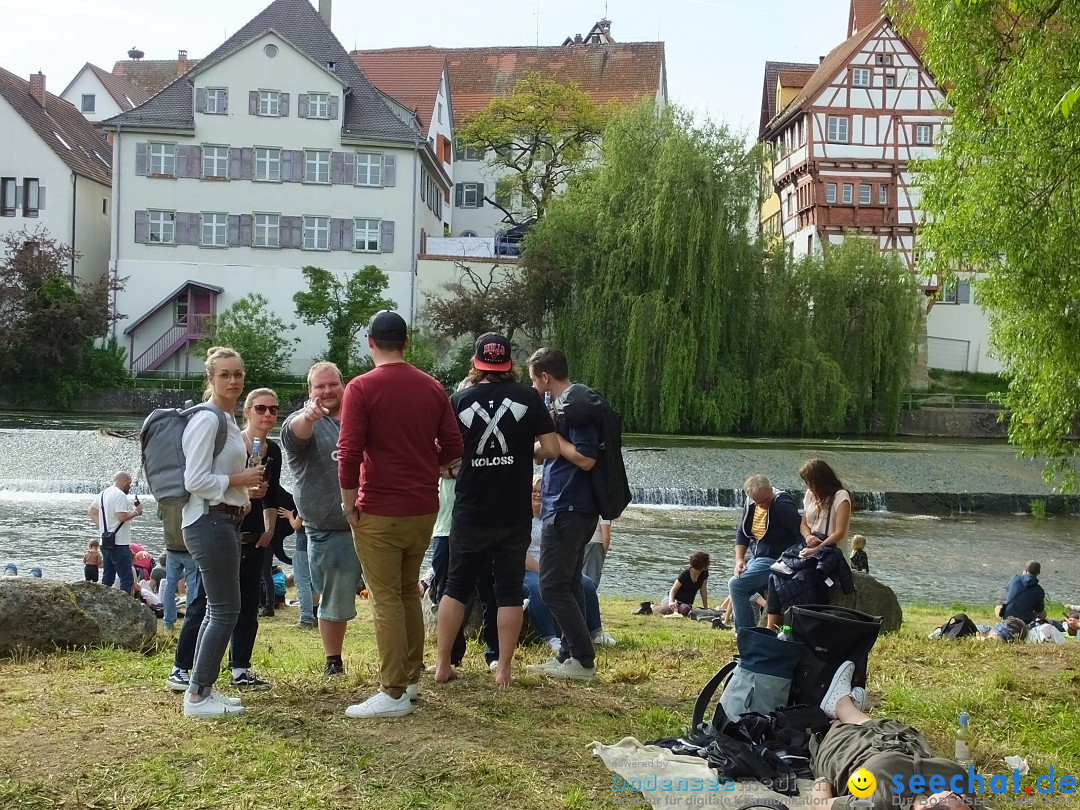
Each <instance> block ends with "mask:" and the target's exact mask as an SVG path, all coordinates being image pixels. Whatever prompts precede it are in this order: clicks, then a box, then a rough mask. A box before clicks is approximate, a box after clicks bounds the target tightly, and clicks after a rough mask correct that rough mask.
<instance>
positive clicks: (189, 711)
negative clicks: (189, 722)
mask: <svg viewBox="0 0 1080 810" xmlns="http://www.w3.org/2000/svg"><path fill="white" fill-rule="evenodd" d="M243 713H244V707H243V706H231V705H229V704H228V703H222V702H221V701H220V700H218V699H217V698H215V697H214V696H213V694H211V695H210V696H209V697H206V698H203V699H202V700H200V701H199V702H198V703H192V702H191V700H190V699H189V698H188V697H187V696H185V697H184V717H221V716H223V715H226V714H243Z"/></svg>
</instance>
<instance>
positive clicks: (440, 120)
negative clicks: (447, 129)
mask: <svg viewBox="0 0 1080 810" xmlns="http://www.w3.org/2000/svg"><path fill="white" fill-rule="evenodd" d="M438 104H439V123H440V124H441V123H442V102H441V101H440V102H438Z"/></svg>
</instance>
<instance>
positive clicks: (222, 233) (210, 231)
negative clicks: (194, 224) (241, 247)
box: [199, 212, 229, 247]
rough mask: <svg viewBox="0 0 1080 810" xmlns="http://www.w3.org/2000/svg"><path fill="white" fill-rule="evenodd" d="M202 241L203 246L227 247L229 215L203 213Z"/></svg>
mask: <svg viewBox="0 0 1080 810" xmlns="http://www.w3.org/2000/svg"><path fill="white" fill-rule="evenodd" d="M201 217H202V227H201V228H200V232H201V233H200V241H199V243H200V244H201V245H202V246H203V247H227V246H228V244H229V240H228V232H229V215H228V214H222V213H217V212H215V213H205V212H204V213H203V214H202V215H201Z"/></svg>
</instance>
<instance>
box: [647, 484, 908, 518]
mask: <svg viewBox="0 0 1080 810" xmlns="http://www.w3.org/2000/svg"><path fill="white" fill-rule="evenodd" d="M630 492H631V494H632V495H633V499H634V500H633V502H634V503H635V504H639V505H642V506H690V507H710V508H713V509H742V508H743V507H744V506H746V495H745V494H744V493H743V491H742V490H741V489H720V488H698V487H642V486H632V487H631V488H630ZM792 494H793V495H794V496H795V497H796V499H798V500H799V502H800V503H801V502H802V492H800V491H797V490H793V491H792ZM853 497H854V499H855V508H856V510H858V511H862V512H888V511H889V510H888V508H887V507H886V505H885V493H883V492H856V493H853Z"/></svg>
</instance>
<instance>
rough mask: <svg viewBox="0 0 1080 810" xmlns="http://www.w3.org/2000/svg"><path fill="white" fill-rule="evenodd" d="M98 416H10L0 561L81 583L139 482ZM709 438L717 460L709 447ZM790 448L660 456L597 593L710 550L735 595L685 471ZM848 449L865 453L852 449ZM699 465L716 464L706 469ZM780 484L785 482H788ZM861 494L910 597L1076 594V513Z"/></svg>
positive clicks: (620, 530) (895, 576)
mask: <svg viewBox="0 0 1080 810" xmlns="http://www.w3.org/2000/svg"><path fill="white" fill-rule="evenodd" d="M102 424H106V425H108V427H109V428H110V429H112V430H114V431H134V430H136V429H137V427H138V424H139V420H138V419H136V418H134V417H116V416H112V415H110V416H107V417H100V416H88V417H69V416H67V415H63V416H56V417H50V416H43V415H39V414H33V415H22V414H3V413H0V565H3V564H5V563H7V562H14V563H15V564H16V565H17V566H18V567H19V568H20V569H24V568H28V567H30V566H34V565H38V566H40V567H41V568H42V571H43V573H44V575H45V576H46V577H51V578H56V579H64V580H71V579H78V578H81V572H82V554H83V551H84V550H85V547H86V541H87V540H88V539H90V538H91V537H94V536H96V531H95V530H94V528H93V527H92V525H91V524H90V523H89V521H88V519H87V517H86V512H87V510H88V509H89V508H90V506H91V504H92V503H93V501H94V498H95V496H96V494H97V493H98V492H99V491H100V490H101V489H102V488H103V487H104V486H105V485H106V484H108V483H109V482H110V481H111V478H112V475H113V473H114V472H115V471H117V470H120V469H127V470H131V471H133V472H135V474H136V475H135V477H136V480H138V472H137V468H138V463H137V459H138V453H137V446H136V445H135V443H134V442H133V441H131V440H129V439H125V438H119V437H117V436H114V435H107V434H103V433H101V432H100V431H99V430H98V429H97V428H98V427H99V426H100V425H102ZM883 445H886V446H885V451H888V450H889V447H888V446H887V443H881V442H875V443H873V445H872V446H871V445H869V444H868V445H867V446H866V449H865V453H866V454H867V455H866V458H865V463H866V464H867V465H868V464H869V460H870V459H869V454H870V453H875V454H880V453H882V448H883ZM703 447H707V448H708V454H707V455H702V452H703V451H702V448H703ZM809 449H810V450H811V451H812V450H813V449H814V448H809ZM892 449H893V450H895V453H896V454H900V455H902V454H903V453H908V452H910V451H911V449H912V447H911V444H910V443H905V442H897V443H896V444H895V447H893V448H892ZM806 450H807V448H806V447H802V446H800V447H799V448H798V449H797V450H796V451H795V452H796V453H800V454H802V455H803V456H804V457H805V456H806V455H807V453H806ZM780 452H787V443H784V442H780V441H777V442H769V441H762V440H747V441H744V442H741V441H738V440H728V441H726V442H724V443H723V446H719V447H718V446H715V445H714V444H712V443H709V442H702V443H701V444H700V445H694V444H690V445H682V444H680V445H676V446H670V447H667V448H666V449H665V450H664V452H663V459H662V463H661V462H658V463H657V465H656V466H657V467H658V468H662V477H663V481H662V483H664V487H663V492H662V497H661V498H653V500H663V501H668V502H670V501H676V503H674V504H671V503H667V504H664V503H658V504H655V505H647V504H644V505H638V504H635V505H633V506H631V507H630V508H629V509H628V510H627V511H626V513H625V514H624V515H623V517H622V518H620V519H619V520H618V521H616V523H615V525H614V526H613V531H612V536H613V541H612V551H611V554H610V555H609V556H608V559H607V563H606V566H605V569H604V578H603V581H602V584H601V587H600V592H601V593H602V594H608V595H622V596H632V597H634V598H640V599H652V600H654V601H655V600H659V599H660V597H661V596H663V595H664V594H665V593H666V592H667V591H668V589H669V588H670V587H671V584H672V582H673V581H674V579H675V577H676V575H677V574H678V573H679V571H680V570H682V569H683V568H684V567H685V566H686V564H687V559H688V557H689V555H690V554H691V553H692V552H694V551H699V550H700V551H707V552H709V554H711V555H712V558H713V565H712V571H713V579H712V585H713V588H712V600H711V601H712V602H716V603H718V602H719V601H720V599H721V598H723V596H724V595H725V594H726V586H725V581H726V578H727V576H728V574H729V571H730V566H731V563H732V558H733V555H732V543H733V538H734V525H735V522H736V520H737V516H738V511H737V510H736V509H733V508H725V507H709V506H693V505H688V504H692V503H695V502H696V500H695V495H694V493H695V491H696V490H694V489H692V488H691V489H688V490H686V491H685V493H684V494H682V495H679V494H678V493H680V492H682V490H680V489H679V488H678V486H677V484H678V480H679V479H680V475H679V470H680V469H685V471H686V472H685V476H686V478H687V480H691V479H692V480H693V481H695V482H698V481H705V482H710V483H713V484H719V485H720V486H722V487H728V486H730V480H734V479H733V477H738V476H743V475H745V474H746V472H747V471H751V470H754V469H761V468H763V467H765V466H766V464H765V461H764V460H766V459H768V458H770V457H771V456H775V455H776V454H777V453H780ZM846 452H848V453H857V451H856V450H852V449H851V448H850V447H848V448H847V450H846ZM980 452H983V453H985V452H986V451H985V450H982V449H980V448H970V449H969V448H965V447H963V446H956V447H954V448H952V449H951V450H947V456H938V457H937V461H936V462H935V463H940V464H946V463H949V464H951V465H952V466H953V467H954V469H957V470H963V469H964V468H965V465H969V466H970V464H971V462H970V459H972V458H974V457H976V456H978V454H979V453H980ZM628 455H629V457H633V456H637V458H636V459H634V460H633V462H632V463H631V464H629V465H628V466H629V468H630V470H631V475H632V477H633V478H634V479H635V481H634V483H635V484H640V486H638V488H637V490H636V491H637V492H639V493H644V495H643V497H644V496H648V495H649V493H651V492H653V491H654V490H655V488H656V487H655V484H656V483H657V482H656V481H654V480H653V465H652V464H651V463H650V461H649V458H648V456H647V454H644V453H631V454H628ZM950 457H951V460H948V459H949V458H950ZM853 458H854V459H855V460H856V461H857V460H858V457H857V456H853ZM703 464H706V465H708V466H712V465H715V468H714V469H713V470H711V471H710V470H709V469H703ZM852 464H854V462H852ZM904 466H905V467H907V466H910V465H909V464H908V463H906V462H905V465H904ZM736 471H737V472H736ZM843 474H844V473H843V472H841V475H843ZM984 474H986V473H984ZM673 479H674V480H673ZM774 480H777V479H775V478H774ZM796 480H797V479H796ZM284 483H285V485H286V486H288V482H287V481H286V482H284ZM777 483H778V484H780V485H784V486H786V485H787V484H786V483H785V482H784V481H783V479H780V480H777ZM980 483H981V484H984V482H980ZM136 487H137V485H136ZM983 488H985V485H983ZM140 496H141V497H142V499H143V501H144V506H145V507H146V514H145V515H144V516H143V517H142V518H140V519H139V520H138V522H136V523H135V524H134V525H133V528H134V536H135V538H136V540H137V541H138V542H141V543H143V544H144V545H147V546H149V547H150V549H151V550H154V551H160V550H162V548H163V544H162V537H161V527H160V524H159V523H158V521H157V520H156V518H154V517H153V511H154V510H153V499H152V498H151V497H150V496H149V494H147V493H145V492H143V491H140ZM680 501H681V502H680ZM860 503H866V504H867V505H866V506H864V507H860V509H859V510H858V511H857V512H856V514H855V516H854V517H853V521H852V529H851V531H852V533H855V532H857V533H860V534H864V535H866V537H867V538H868V546H867V553H868V555H869V558H870V569H871V573H872V574H873V575H874V576H875V577H877V578H878V579H880V580H881V581H882V582H884V583H885V584H887V585H889V586H890V587H892V588H893V589H894V590H895V591H896V593H897V596H898V597H899V598H900V600H901V602H915V601H921V602H926V603H929V604H934V605H942V606H947V605H950V604H952V603H953V602H967V603H993V602H997V601H1000V599H1001V595H1002V588H1003V585H1004V583H1005V582H1006V581H1007V580H1008V578H1009V576H1011V574H1012V573H1014V572H1015V571H1018V570H1019V569H1020V568H1022V567H1023V564H1024V562H1025V561H1027V560H1029V559H1037V560H1039V561H1040V562H1041V563H1042V567H1043V574H1042V577H1041V581H1042V583H1043V585H1044V587H1045V588H1046V591H1047V595H1048V597H1049V598H1050V599H1053V600H1057V601H1064V602H1072V603H1076V602H1080V521H1078V520H1077V518H1076V517H1074V516H1072V515H1068V514H1063V515H1055V516H1052V517H1050V518H1048V519H1046V520H1035V519H1034V518H1032V517H1031V516H1030V515H984V516H980V515H970V514H963V515H958V516H947V515H945V516H943V515H918V514H894V513H890V512H888V511H887V504H884V503H880V504H877V505H876V506H877V508H878V509H879V511H870V510H871V509H873V508H874V507H875V504H874V502H873V499H872V498H871V499H866V498H863V499H860ZM286 547H287V548H289V547H290V546H289V541H287V543H286ZM945 612H947V611H946V610H943V613H945Z"/></svg>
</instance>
